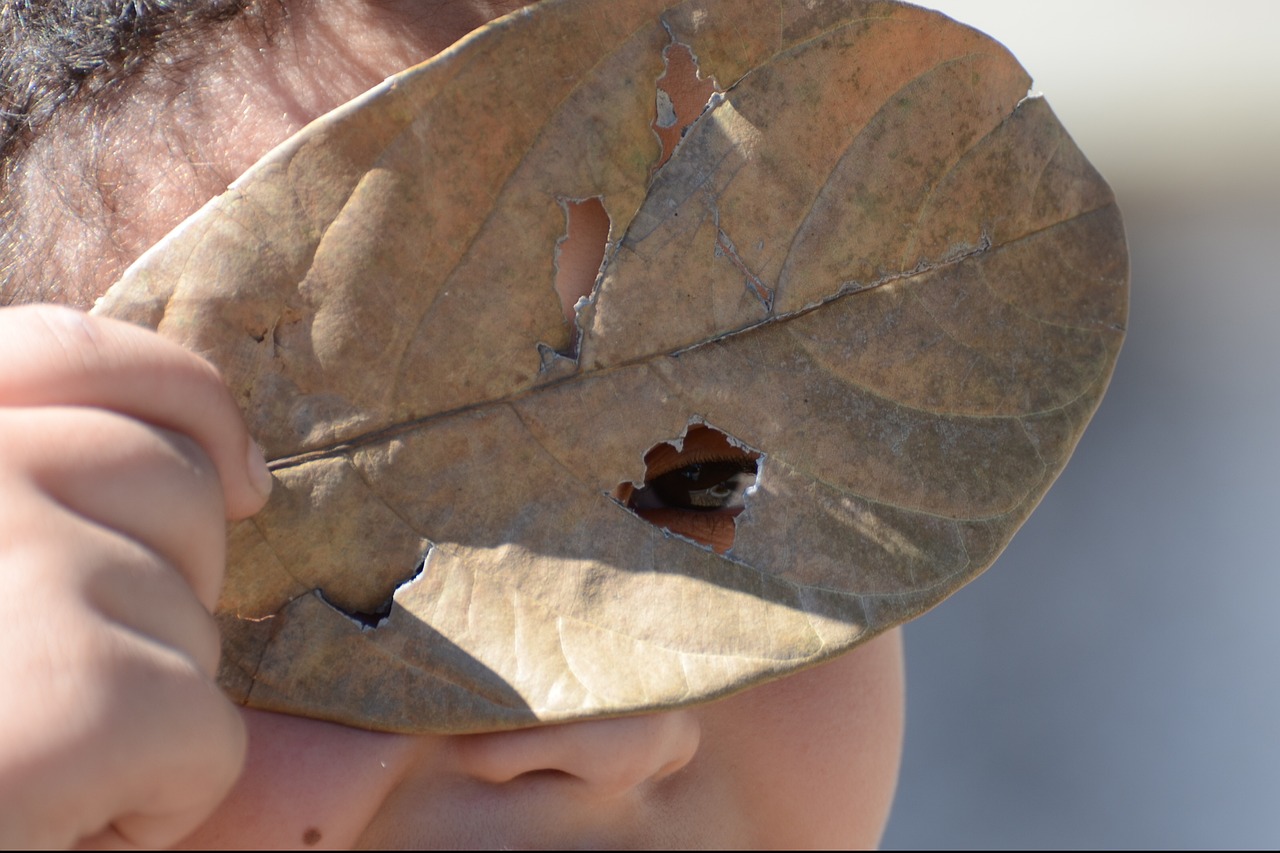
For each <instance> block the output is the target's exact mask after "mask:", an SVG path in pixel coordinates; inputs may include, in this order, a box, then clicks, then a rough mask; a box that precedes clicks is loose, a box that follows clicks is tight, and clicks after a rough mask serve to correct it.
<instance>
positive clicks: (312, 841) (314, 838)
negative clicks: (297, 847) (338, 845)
mask: <svg viewBox="0 0 1280 853" xmlns="http://www.w3.org/2000/svg"><path fill="white" fill-rule="evenodd" d="M302 843H303V844H305V845H307V846H308V847H314V846H316V845H317V844H319V843H320V830H318V829H316V828H315V827H314V826H312V827H309V828H308V829H307V831H306V832H304V833H302Z"/></svg>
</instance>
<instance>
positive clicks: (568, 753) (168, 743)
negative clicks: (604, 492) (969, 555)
mask: <svg viewBox="0 0 1280 853" xmlns="http://www.w3.org/2000/svg"><path fill="white" fill-rule="evenodd" d="M509 5H518V4H496V3H495V4H486V3H456V2H455V3H444V2H433V0H416V2H415V1H414V0H404V2H389V1H388V0H383V2H373V0H332V2H328V3H314V4H312V3H298V4H295V8H294V14H293V16H292V18H291V20H290V23H289V26H288V28H287V29H286V30H285V31H284V32H283V33H282V34H281V36H280V37H279V38H277V40H276V41H275V42H274V43H273V44H272V45H271V46H270V47H267V48H265V49H259V46H258V45H257V44H255V43H253V42H251V41H250V40H248V39H245V40H244V41H242V42H241V41H235V40H230V41H229V42H228V43H227V44H226V45H224V46H223V50H222V51H221V52H220V53H219V55H218V58H217V60H216V61H214V62H210V63H206V64H204V65H201V66H199V67H198V68H195V69H194V70H192V71H191V72H190V73H191V74H192V75H193V77H194V78H195V79H194V82H193V83H192V86H191V92H192V93H191V95H190V96H184V98H183V99H181V100H180V101H178V102H174V103H169V105H168V107H166V109H167V110H168V112H166V113H165V114H164V115H165V121H164V122H163V123H161V124H158V125H157V124H156V123H154V122H148V121H145V120H142V119H141V117H140V116H142V115H145V113H146V110H147V109H148V103H147V100H146V93H145V92H143V93H142V96H141V97H139V99H138V100H137V104H136V106H133V107H131V109H135V110H137V111H138V113H137V114H136V115H135V118H134V120H132V121H130V120H129V115H130V114H129V112H128V111H125V113H123V114H122V118H121V119H120V120H118V121H116V122H115V124H114V125H113V128H114V132H115V133H116V134H117V135H116V136H115V137H114V138H116V139H119V140H121V144H120V145H119V146H118V147H117V149H116V150H117V151H118V152H119V160H118V162H115V163H114V168H115V169H116V173H117V174H119V175H121V176H124V177H123V178H122V180H121V181H120V183H119V184H118V186H117V187H116V188H115V190H114V193H113V211H114V212H113V214H112V216H111V218H110V220H107V221H105V224H106V226H107V227H104V228H103V229H102V230H101V232H97V231H91V232H89V233H92V234H99V233H101V234H105V235H108V236H109V239H107V238H106V237H104V238H102V239H104V240H106V242H105V243H103V242H98V241H97V238H96V237H93V238H91V237H85V238H84V239H83V240H80V241H76V240H70V241H64V244H63V245H60V249H59V253H58V255H57V256H56V257H53V258H50V259H47V263H49V264H51V265H52V268H54V269H56V270H58V271H60V272H61V274H62V275H64V276H71V275H72V272H73V271H79V274H78V275H76V276H75V277H74V279H73V280H71V283H72V284H73V285H74V286H70V285H69V286H68V287H66V288H65V291H64V295H65V298H66V299H67V300H68V301H72V302H79V303H81V304H84V303H87V302H88V301H91V300H92V298H94V297H95V296H96V295H98V294H99V293H101V292H102V290H103V289H105V287H106V286H107V285H108V284H109V283H110V281H111V280H112V279H113V278H114V277H115V275H116V274H117V273H118V272H119V268H120V266H121V265H122V264H124V263H127V262H128V261H129V260H131V259H132V257H133V256H136V254H138V253H140V252H141V251H142V250H143V249H145V248H146V247H147V246H148V245H150V244H151V243H152V242H154V241H155V240H156V239H158V238H159V237H160V236H162V235H163V234H164V233H165V232H166V231H167V230H169V229H170V228H171V227H172V226H173V225H174V224H176V222H177V221H179V220H180V219H181V218H182V217H183V216H185V215H187V214H188V213H189V212H190V211H191V210H193V209H194V208H195V207H197V206H198V205H199V204H200V203H202V202H203V201H204V200H205V198H207V197H208V196H210V195H213V194H214V193H216V192H219V191H220V190H221V189H222V186H224V185H225V182H226V180H227V179H229V178H230V177H234V176H235V175H236V174H238V173H239V172H240V171H242V170H243V169H244V168H246V167H247V166H248V165H250V164H251V163H252V162H253V161H254V160H256V159H257V158H258V157H259V156H260V155H261V154H262V153H264V152H265V151H266V150H267V149H268V148H269V147H270V146H272V145H274V144H275V143H276V142H278V141H280V140H282V139H283V138H285V137H286V136H288V135H289V134H290V133H292V132H293V131H295V130H297V129H298V128H299V127H300V126H301V125H302V124H304V123H305V122H306V121H308V120H310V119H311V118H313V117H315V116H317V115H320V114H321V113H323V112H325V111H327V110H329V109H331V108H333V107H334V106H337V105H338V104H340V103H342V102H344V101H345V100H347V99H348V98H350V97H352V96H354V95H356V94H358V93H360V92H361V91H363V90H364V89H365V88H367V87H369V86H371V85H373V84H375V83H376V82H378V81H379V80H381V79H382V78H383V77H385V76H387V75H388V74H391V73H394V72H395V71H397V70H399V69H401V68H403V67H407V66H409V65H412V64H414V63H416V62H418V61H421V60H422V59H423V58H425V57H426V56H429V55H430V54H431V53H434V52H436V51H438V50H440V49H442V48H444V47H446V46H447V45H448V44H450V43H452V42H453V41H454V40H455V39H456V38H458V37H459V36H461V35H462V34H464V33H465V32H467V31H468V30H470V29H471V28H473V27H475V26H476V25H478V24H479V23H481V22H482V21H483V20H486V19H487V18H488V17H490V16H491V15H493V14H494V13H496V12H499V11H502V9H501V8H499V7H503V6H509ZM178 136H180V137H181V139H182V147H181V149H179V151H180V156H179V155H177V154H175V149H174V147H173V143H174V139H175V138H177V137H178ZM126 137H127V138H126ZM77 143H78V140H77V138H76V136H75V131H74V129H73V130H69V131H66V132H65V134H64V135H62V136H59V135H57V134H52V133H51V134H50V135H49V136H48V137H47V140H46V142H45V143H44V144H43V145H42V146H41V147H39V148H38V149H37V150H36V151H35V152H34V159H33V162H37V163H38V162H45V163H57V162H60V161H59V159H58V158H59V157H60V156H62V157H65V156H70V155H69V152H74V151H75V150H76V149H77ZM26 174H32V173H31V172H30V171H28V172H27V173H26ZM36 180H37V179H35V178H31V179H30V181H29V182H28V183H27V184H26V185H24V186H25V192H26V193H27V197H29V198H30V199H31V204H33V205H36V206H37V207H40V208H41V209H42V210H44V211H45V212H46V214H47V215H46V216H45V217H42V219H43V220H44V221H54V222H60V223H62V224H61V225H60V226H59V227H64V228H70V226H69V225H67V224H66V223H65V222H62V220H58V219H57V217H56V214H57V212H58V205H59V204H61V203H63V202H58V201H54V196H52V195H48V194H42V193H43V192H44V191H43V190H42V189H41V188H40V187H39V186H38V185H37V184H36V183H34V182H35V181H36ZM40 180H45V179H43V178H42V179H40ZM104 247H106V248H104ZM108 248H109V251H108ZM90 261H93V263H91V262H90ZM586 266H587V267H590V263H587V264H586ZM84 270H89V271H90V272H89V273H88V274H86V273H84V272H83V271H84ZM568 293H569V294H570V295H571V294H572V289H569V290H568ZM38 295H39V294H35V293H32V294H30V297H31V298H35V297H36V296H38ZM572 298H576V297H572ZM566 302H567V304H566V311H567V312H570V313H571V310H572V304H571V300H570V296H566ZM0 364H4V365H5V366H6V369H5V370H4V371H3V372H2V373H0V447H4V448H5V452H4V453H3V454H2V455H0V506H4V507H5V508H6V511H5V513H3V514H0V648H4V650H5V654H4V655H3V656H0V683H4V684H7V685H23V689H22V690H20V691H17V690H10V691H6V693H5V695H4V698H3V699H0V846H6V847H10V846H12V847H18V846H32V845H38V846H44V847H69V846H74V845H83V846H91V847H96V846H113V847H115V846H171V845H175V844H179V843H180V842H181V843H182V844H183V845H185V846H192V847H199V846H220V847H297V846H315V847H350V846H356V847H384V846H420V847H421V846H425V847H469V846H486V847H494V846H499V845H501V846H511V847H578V846H664V847H665V846H721V847H724V846H733V847H739V846H771V847H777V846H786V847H801V846H805V847H808V846H814V847H825V846H844V847H848V846H856V847H870V846H874V845H875V844H876V843H877V842H878V840H879V837H880V833H881V832H882V830H883V827H884V823H885V821H886V819H887V816H888V810H889V806H890V802H891V800H892V794H893V788H894V785H895V782H896V777H897V768H898V758H899V753H900V749H901V737H902V717H903V708H902V705H903V674H902V652H901V642H900V638H899V635H898V632H897V631H893V632H890V633H889V634H887V635H885V636H883V637H881V638H878V639H876V640H873V641H872V642H870V643H868V644H865V645H864V646H862V647H860V648H859V649H857V650H855V651H854V652H852V653H849V654H847V655H845V656H843V657H841V658H839V659H837V660H835V661H833V662H830V663H827V664H824V665H822V666H820V667H816V668H814V669H811V670H808V671H806V672H803V673H800V674H797V675H792V676H789V677H787V678H784V679H781V680H779V681H776V682H773V683H771V684H767V685H764V686H761V687H757V688H754V689H751V690H748V691H745V692H743V693H741V694H738V695H736V696H733V697H729V698H726V699H722V700H720V701H717V702H713V703H709V704H707V705H704V706H700V707H696V708H692V709H686V710H679V711H672V712H668V713H663V714H655V715H647V716H641V717H632V718H625V719H616V720H602V721H590V722H581V723H572V724H567V725H561V726H548V727H542V728H536V729H529V730H524V731H518V732H499V733H493V734H486V735H474V736H465V737H433V736H426V737H410V736H402V735H388V734H377V733H371V732H364V731H360V730H356V729H351V728H346V727H342V726H336V725H332V724H328V723H322V722H317V721H312V720H306V719H302V718H295V717H285V716H279V715H273V714H267V713H261V712H253V711H246V710H243V709H237V708H234V707H233V706H232V705H231V704H230V703H228V702H227V700H226V699H225V698H224V697H223V696H222V695H221V693H219V692H218V690H217V689H216V686H215V685H214V684H213V682H212V680H211V679H212V673H213V672H214V669H215V665H216V658H217V634H216V630H215V629H214V627H213V622H212V619H211V618H210V617H209V615H208V612H209V610H210V609H211V608H212V606H213V603H214V601H215V600H216V597H217V591H218V588H219V586H220V584H221V581H222V575H223V563H222V559H223V549H224V545H223V536H224V530H225V521H226V520H227V519H233V518H241V517H244V516H246V515H249V514H251V513H253V512H255V511H256V510H257V509H258V508H259V507H260V506H261V504H262V503H263V501H264V500H265V489H266V484H265V483H264V482H263V480H262V475H263V473H264V471H263V468H262V467H261V460H260V458H258V457H256V456H255V452H254V450H253V449H252V444H251V441H250V439H249V436H248V435H247V434H246V432H245V429H244V426H243V423H242V422H241V420H240V415H239V413H238V411H237V410H236V408H235V405H234V403H233V401H232V400H231V399H230V396H229V395H228V394H227V392H226V391H225V389H224V388H223V386H222V384H221V382H220V380H219V379H218V377H217V375H216V373H215V372H214V371H212V369H211V368H209V367H208V365H206V364H205V363H204V362H202V361H200V360H199V359H198V358H197V357H195V356H193V355H190V354H188V353H185V352H182V351H180V350H177V349H176V348H174V347H172V346H171V345H169V344H167V343H165V342H164V341H162V340H161V339H159V338H158V337H156V336H154V335H152V334H150V333H147V332H143V331H140V330H136V329H133V328H131V327H125V326H122V325H120V324H115V323H111V322H109V321H103V320H96V319H90V318H85V317H84V316H83V315H80V314H74V313H71V312H67V311H65V310H62V309H51V308H47V307H46V308H26V309H18V308H8V309H4V310H0ZM184 839H185V840H184Z"/></svg>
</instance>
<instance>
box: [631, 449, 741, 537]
mask: <svg viewBox="0 0 1280 853" xmlns="http://www.w3.org/2000/svg"><path fill="white" fill-rule="evenodd" d="M644 463H645V474H644V482H643V483H642V484H640V485H638V486H637V485H636V484H635V483H622V484H620V485H619V486H618V488H617V489H615V490H614V495H613V496H614V498H615V499H617V500H618V501H619V502H620V503H622V504H623V505H624V506H626V507H627V509H629V510H631V511H632V512H634V513H635V514H636V515H638V516H640V517H641V518H643V519H644V520H645V521H647V522H649V523H650V524H652V525H654V526H656V527H661V528H663V529H664V530H668V531H670V532H672V533H675V534H677V535H680V536H683V537H685V538H686V539H692V540H693V541H694V542H698V543H699V544H702V545H706V546H707V547H709V548H711V549H712V550H714V551H715V552H716V553H717V554H723V553H725V552H727V551H728V550H729V549H730V548H732V547H733V537H734V533H735V531H736V527H737V517H738V516H739V515H740V514H741V513H742V511H743V510H744V509H746V499H747V496H748V495H749V494H750V493H751V492H752V491H753V490H754V489H755V485H756V479H757V477H758V476H759V473H760V453H758V452H757V451H754V450H749V449H747V448H745V447H743V446H742V445H741V444H740V443H738V442H735V441H733V440H732V439H730V437H729V436H727V435H726V434H725V433H723V432H721V431H720V430H718V429H715V428H714V427H709V426H707V425H705V424H694V425H692V426H690V427H689V428H688V429H687V430H685V434H684V437H683V438H681V439H677V440H675V441H670V442H667V441H664V442H662V443H661V444H658V445H656V446H654V447H652V448H650V450H649V452H648V453H646V454H645V456H644Z"/></svg>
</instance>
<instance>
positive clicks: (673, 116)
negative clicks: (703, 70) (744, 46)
mask: <svg viewBox="0 0 1280 853" xmlns="http://www.w3.org/2000/svg"><path fill="white" fill-rule="evenodd" d="M662 57H663V59H664V60H665V61H666V70H665V71H663V73H662V76H661V77H659V78H658V92H657V111H656V115H655V116H654V119H653V132H654V133H656V134H657V135H658V141H659V142H661V143H662V156H660V157H659V158H658V162H657V163H656V164H655V165H654V167H653V172H656V171H658V169H660V168H662V164H664V163H666V162H667V161H668V160H670V159H671V154H672V152H673V151H675V150H676V145H678V144H679V142H680V139H681V138H682V137H683V136H684V133H685V131H686V130H688V129H689V125H691V124H693V123H694V121H696V120H697V118H698V116H700V115H702V112H703V110H705V109H706V108H707V104H708V103H709V102H710V100H711V96H712V95H714V94H715V93H716V91H717V90H716V85H715V81H714V80H710V79H706V80H704V79H703V78H702V77H701V76H700V75H699V74H698V63H697V60H696V59H694V56H693V53H692V52H690V50H689V48H688V47H687V46H685V45H683V44H678V43H673V44H669V45H667V47H666V49H665V50H663V52H662ZM651 174H652V173H651Z"/></svg>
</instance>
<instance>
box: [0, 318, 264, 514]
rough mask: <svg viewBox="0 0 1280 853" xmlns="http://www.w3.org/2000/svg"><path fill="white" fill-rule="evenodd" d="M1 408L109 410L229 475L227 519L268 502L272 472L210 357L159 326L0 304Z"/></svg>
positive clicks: (225, 483)
mask: <svg viewBox="0 0 1280 853" xmlns="http://www.w3.org/2000/svg"><path fill="white" fill-rule="evenodd" d="M0 365H3V366H4V367H3V370H0V405H3V406H53V405H80V406H93V407H98V408H103V409H110V410H112V411H115V412H119V413H121V414H124V415H128V416H130V417H134V418H138V419H140V420H143V421H146V422H148V423H151V424H155V425H157V426H161V427H164V428H166V429H170V430H173V431H175V432H179V433H182V434H184V435H188V436H190V437H191V438H193V439H194V440H195V441H196V442H197V443H198V444H199V445H200V446H201V447H202V448H204V451H205V452H206V453H207V454H208V455H209V458H210V459H212V460H213V463H214V466H215V468H216V469H217V471H218V476H219V479H220V480H221V481H222V488H223V493H224V499H225V505H226V510H225V511H226V516H227V517H228V518H232V519H235V518H244V517H246V516H249V515H252V514H253V513H254V512H257V511H258V510H259V509H261V507H262V505H263V503H265V501H266V496H267V494H268V493H269V491H270V482H271V481H270V475H269V474H268V473H267V471H266V466H265V464H264V463H262V456H261V453H260V452H259V451H258V450H257V447H256V445H254V444H253V441H252V439H251V438H250V437H249V434H248V432H247V430H246V429H245V426H244V420H243V417H242V416H241V413H240V409H239V407H238V406H237V405H236V403H235V400H234V399H233V398H232V396H231V393H230V392H229V391H228V390H227V388H226V385H225V384H224V383H223V382H222V379H221V377H220V376H219V375H218V372H217V371H216V370H215V369H214V368H213V367H212V366H211V365H210V364H209V363H208V362H206V361H204V360H203V359H200V358H198V357H197V356H195V355H192V354H191V353H188V352H187V351H185V350H183V349H182V348H181V347H179V346H177V345H176V344H173V343H170V342H168V341H165V340H164V339H163V338H161V337H159V336H158V335H156V334H154V333H153V332H150V331H147V330H145V329H141V328H138V327H135V326H131V325H129V324H127V323H122V322H119V321H115V320H109V319H106V318H103V317H91V316H89V315H87V314H82V313H80V312H78V311H74V310H71V309H69V308H62V307H57V306H48V305H31V306H22V307H16V308H8V309H4V310H3V311H0Z"/></svg>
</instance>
